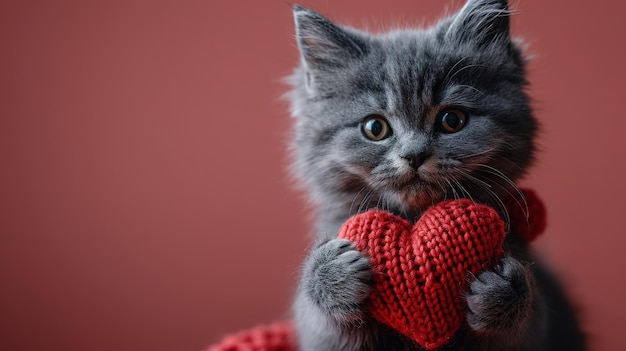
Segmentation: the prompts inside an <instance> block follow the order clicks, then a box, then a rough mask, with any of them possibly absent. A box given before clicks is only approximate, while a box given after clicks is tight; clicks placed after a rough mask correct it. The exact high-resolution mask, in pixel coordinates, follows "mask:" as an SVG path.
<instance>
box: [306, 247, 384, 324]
mask: <svg viewBox="0 0 626 351" xmlns="http://www.w3.org/2000/svg"><path fill="white" fill-rule="evenodd" d="M302 279H303V280H302V288H303V289H305V291H304V292H305V293H306V295H307V296H308V298H309V299H311V300H312V301H313V303H315V304H316V305H317V306H318V307H319V308H320V309H321V310H322V311H324V312H326V313H328V314H329V315H331V316H332V317H333V318H334V319H336V320H337V321H339V322H352V321H358V320H359V319H360V318H361V315H362V304H363V302H364V301H365V299H366V298H367V296H368V295H369V293H370V291H371V286H372V273H371V264H370V261H369V259H368V258H367V257H365V255H363V254H362V253H361V252H359V251H357V250H356V248H355V247H354V245H353V244H352V243H351V242H349V241H347V240H344V239H332V240H329V241H327V242H324V243H322V244H320V245H319V246H317V247H316V248H314V249H313V251H312V252H311V254H310V256H309V258H308V259H307V261H306V263H305V267H304V274H303V278H302Z"/></svg>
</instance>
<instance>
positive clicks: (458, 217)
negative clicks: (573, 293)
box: [208, 190, 546, 351]
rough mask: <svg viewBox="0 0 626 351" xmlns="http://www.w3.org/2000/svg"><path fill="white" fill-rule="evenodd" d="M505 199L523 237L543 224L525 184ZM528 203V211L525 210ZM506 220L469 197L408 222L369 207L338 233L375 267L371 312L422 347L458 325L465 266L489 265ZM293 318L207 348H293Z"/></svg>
mask: <svg viewBox="0 0 626 351" xmlns="http://www.w3.org/2000/svg"><path fill="white" fill-rule="evenodd" d="M523 194H524V198H525V201H524V200H522V199H521V198H514V199H511V201H509V202H508V203H507V210H508V212H509V215H510V217H511V228H512V229H513V231H514V232H515V233H517V234H518V235H520V236H521V237H522V239H524V240H526V241H529V242H530V241H532V240H534V239H535V238H536V237H537V236H538V235H539V234H540V233H541V232H542V231H543V230H544V229H545V226H546V213H545V208H544V206H543V204H542V202H541V200H540V199H539V198H538V197H537V196H536V194H535V193H534V192H532V191H528V190H523ZM526 208H527V209H528V211H527V210H526ZM504 230H505V229H504V224H503V222H502V221H501V220H500V218H499V217H498V216H497V213H496V212H495V210H493V209H491V208H489V207H487V206H483V205H477V204H474V203H473V202H472V201H470V200H466V199H461V200H452V201H446V202H442V203H439V204H436V205H435V206H433V207H431V208H429V209H428V210H427V211H426V212H425V213H424V214H423V215H422V217H421V218H420V219H419V220H418V221H417V223H416V224H415V225H414V226H411V224H410V223H408V222H406V221H405V220H403V219H401V218H399V217H396V216H394V215H392V214H390V213H387V212H383V211H379V210H371V211H368V212H365V213H362V214H359V215H357V216H354V217H352V218H351V219H349V220H348V221H347V222H346V223H345V224H344V227H343V228H342V230H341V232H340V234H339V236H340V237H343V238H346V239H349V240H352V241H353V242H355V244H356V246H357V248H358V249H359V250H361V251H362V252H364V253H366V254H367V255H368V256H369V257H370V259H371V262H372V266H373V268H374V279H375V282H376V285H375V288H374V291H373V293H372V295H371V296H370V301H371V309H370V311H371V313H372V315H373V316H374V317H375V318H377V319H378V320H380V321H381V322H383V323H386V324H388V325H390V326H391V327H393V328H395V329H396V330H398V331H399V332H401V333H402V334H404V335H406V336H407V337H409V338H412V339H413V340H415V341H416V342H418V343H420V344H421V345H422V346H424V347H426V348H428V349H435V348H438V347H440V346H442V345H445V344H446V343H447V342H448V340H449V338H450V337H452V336H453V335H454V333H455V332H456V331H457V330H458V328H459V327H460V326H461V324H462V322H463V318H464V309H465V305H464V301H463V299H462V298H461V297H460V292H462V291H463V289H464V288H465V287H466V281H465V279H466V276H467V272H468V271H469V272H473V273H478V272H479V271H481V270H484V269H487V268H489V267H490V266H491V265H492V264H493V263H494V261H495V259H496V258H497V257H498V256H499V255H501V254H502V242H503V239H504V234H505V233H504ZM294 340H295V331H294V329H293V327H292V324H291V322H284V323H277V324H274V325H271V326H269V327H266V326H261V327H257V328H254V329H251V330H249V331H245V332H241V333H238V334H233V335H230V336H227V337H225V338H224V339H223V340H222V342H220V343H219V344H216V345H213V346H212V347H210V348H209V350H208V351H297V347H296V346H294V345H295V343H294Z"/></svg>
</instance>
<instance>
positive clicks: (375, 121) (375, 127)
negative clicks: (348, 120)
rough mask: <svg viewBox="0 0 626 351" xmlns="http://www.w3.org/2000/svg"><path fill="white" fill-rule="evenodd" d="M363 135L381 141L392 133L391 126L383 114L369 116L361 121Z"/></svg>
mask: <svg viewBox="0 0 626 351" xmlns="http://www.w3.org/2000/svg"><path fill="white" fill-rule="evenodd" d="M361 132H362V133H363V135H364V136H365V137H366V138H368V139H370V140H373V141H379V140H383V139H385V138H387V137H388V136H390V135H391V127H390V126H389V123H387V120H385V119H384V118H382V117H381V116H369V117H366V118H365V119H364V120H363V123H361Z"/></svg>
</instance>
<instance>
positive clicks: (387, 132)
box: [289, 0, 536, 216]
mask: <svg viewBox="0 0 626 351" xmlns="http://www.w3.org/2000/svg"><path fill="white" fill-rule="evenodd" d="M294 17H295V23H296V36H297V41H298V46H299V49H300V52H301V64H300V66H299V67H298V68H297V69H296V71H295V72H294V74H293V75H292V76H291V77H290V83H291V85H292V86H293V89H292V91H291V92H290V94H289V97H290V99H291V102H292V114H293V115H294V117H296V127H295V129H296V130H295V138H294V142H293V151H294V155H295V159H296V160H295V161H296V162H295V166H294V167H295V171H296V174H297V175H298V176H299V178H300V179H301V180H303V182H304V184H305V185H306V186H307V188H309V189H311V191H312V194H313V198H314V199H315V200H318V201H319V202H324V201H331V200H332V201H340V202H343V203H344V206H349V205H350V204H352V205H353V209H352V211H353V212H354V210H355V209H356V208H357V207H359V206H361V207H362V208H369V207H373V206H377V205H378V206H382V207H384V208H386V209H389V210H392V211H394V212H397V213H399V214H404V215H406V216H412V215H416V214H418V213H420V212H421V211H422V210H423V209H425V207H427V206H429V205H431V204H432V203H433V202H436V201H440V200H443V199H445V198H452V197H472V198H474V199H476V200H479V201H484V202H487V203H495V204H496V205H497V204H498V203H499V200H498V199H497V197H500V198H501V197H502V196H503V195H506V194H507V193H511V192H512V191H513V190H512V189H511V187H512V181H514V180H515V179H517V178H518V177H520V176H521V175H522V174H523V173H524V171H525V170H526V169H527V167H528V166H529V164H530V163H531V161H532V158H533V151H534V146H533V138H534V136H535V131H536V122H535V119H534V118H533V116H532V113H531V108H530V106H529V102H528V97H527V95H526V94H525V93H524V87H525V85H526V83H527V82H526V79H525V70H524V60H523V59H522V57H521V53H520V50H519V49H518V48H517V47H516V45H515V43H514V42H513V41H512V40H511V37H510V35H509V11H508V6H507V2H506V1H504V0H501V1H497V0H469V1H468V2H467V4H466V5H465V6H464V7H463V8H462V9H461V10H460V11H459V12H458V13H456V14H454V15H452V16H450V17H448V18H446V19H443V20H442V21H440V22H439V23H438V24H436V25H435V26H433V27H431V28H426V29H416V30H398V31H393V32H389V33H385V34H379V35H370V34H367V33H364V32H361V31H357V30H354V29H351V28H346V27H340V26H338V25H336V24H333V23H332V22H330V21H329V20H327V19H326V18H324V17H322V16H321V15H319V14H317V13H315V12H313V11H310V10H307V9H305V8H303V7H300V6H296V7H294ZM354 204H356V205H354Z"/></svg>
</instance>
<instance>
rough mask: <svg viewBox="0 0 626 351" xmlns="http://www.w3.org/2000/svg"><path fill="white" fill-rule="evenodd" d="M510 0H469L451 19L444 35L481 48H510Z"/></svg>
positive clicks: (458, 41)
mask: <svg viewBox="0 0 626 351" xmlns="http://www.w3.org/2000/svg"><path fill="white" fill-rule="evenodd" d="M509 14H510V13H509V5H508V1H507V0H468V1H467V3H466V4H465V6H463V8H462V9H461V10H460V11H459V12H458V13H457V14H456V15H454V16H453V18H452V22H451V23H450V24H449V26H448V27H447V29H446V32H445V37H446V38H447V39H449V40H453V41H456V42H457V43H460V44H471V45H476V46H477V47H478V48H479V49H494V48H495V49H497V48H506V49H507V50H508V49H510V47H511V37H510V33H509V26H510V21H509Z"/></svg>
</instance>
